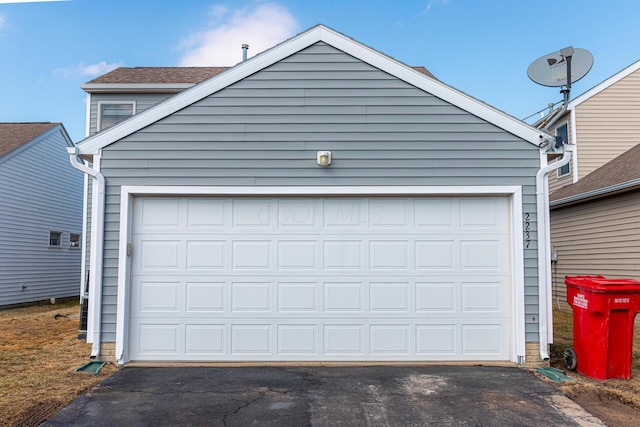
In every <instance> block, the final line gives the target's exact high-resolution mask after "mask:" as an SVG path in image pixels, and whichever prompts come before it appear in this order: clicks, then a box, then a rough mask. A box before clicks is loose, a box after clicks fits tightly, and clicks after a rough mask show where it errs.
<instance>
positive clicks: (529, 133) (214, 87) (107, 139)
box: [78, 25, 544, 154]
mask: <svg viewBox="0 0 640 427" xmlns="http://www.w3.org/2000/svg"><path fill="white" fill-rule="evenodd" d="M317 42H324V43H326V44H328V45H330V46H333V47H334V48H336V49H338V50H341V51H343V52H345V53H347V54H349V55H351V56H353V57H355V58H357V59H359V60H361V61H363V62H366V63H368V64H370V65H372V66H374V67H376V68H378V69H380V70H382V71H384V72H386V73H388V74H390V75H392V76H394V77H396V78H398V79H400V80H403V81H405V82H407V83H409V84H411V85H413V86H415V87H417V88H419V89H422V90H424V91H425V92H427V93H430V94H431V95H434V96H436V97H438V98H440V99H442V100H444V101H446V102H449V103H450V104H453V105H455V106H457V107H459V108H461V109H463V110H465V111H467V112H469V113H471V114H473V115H475V116H478V117H480V118H482V119H484V120H486V121H488V122H490V123H492V124H494V125H496V126H498V127H499V128H502V129H504V130H505V131H507V132H510V133H512V134H514V135H516V136H518V137H520V138H522V139H524V140H526V141H528V142H530V143H532V144H534V145H535V146H537V145H538V144H539V142H540V139H541V138H542V137H544V134H542V133H541V132H540V131H539V130H537V129H535V128H533V127H531V126H529V125H527V124H526V123H524V122H522V121H520V120H518V119H516V118H514V117H512V116H509V115H508V114H505V113H503V112H502V111H499V110H497V109H495V108H493V107H490V106H489V105H487V104H484V103H482V102H480V101H478V100H476V99H475V98H472V97H470V96H469V95H466V94H464V93H463V92H460V91H458V90H456V89H454V88H452V87H450V86H447V85H445V84H443V83H442V82H440V81H438V80H436V79H434V78H430V77H428V76H426V75H425V74H424V73H423V72H421V71H420V70H416V69H414V68H412V67H409V66H407V65H405V64H402V63H400V62H398V61H396V60H394V59H392V58H390V57H388V56H386V55H383V54H381V53H380V52H377V51H375V50H373V49H371V48H369V47H367V46H365V45H363V44H360V43H358V42H356V41H354V40H353V39H351V38H348V37H346V36H344V35H342V34H340V33H338V32H336V31H334V30H332V29H330V28H327V27H325V26H323V25H318V26H316V27H313V28H311V29H310V30H307V31H306V32H304V33H302V34H300V35H298V36H296V37H293V38H291V39H289V40H287V41H285V42H283V43H281V44H279V45H277V46H275V47H273V48H271V49H269V50H267V51H265V52H263V53H261V54H259V55H257V56H254V57H253V58H251V59H249V60H247V61H245V62H241V63H240V64H238V65H236V66H234V67H233V68H230V69H227V70H225V71H223V72H220V73H218V74H216V75H215V76H213V77H212V78H210V79H208V80H205V81H204V82H202V83H200V84H198V85H196V86H193V87H192V88H190V89H187V90H185V91H183V92H181V93H179V94H177V95H175V96H173V97H171V98H169V99H168V100H166V101H165V102H163V103H160V104H158V105H157V106H155V107H153V108H150V109H149V110H147V111H145V112H143V113H140V114H139V115H135V116H133V117H131V118H129V119H127V120H125V121H123V122H120V123H119V124H117V125H115V126H113V127H111V128H109V129H107V130H105V131H104V132H100V133H97V134H95V135H93V136H91V137H89V138H87V139H85V140H84V141H82V142H81V143H79V145H78V147H79V154H93V153H96V152H97V151H98V150H100V149H102V148H104V147H106V146H108V145H109V144H111V143H113V142H115V141H118V140H120V139H122V138H124V137H126V136H128V135H130V134H132V133H134V132H136V131H138V130H140V129H142V128H144V127H146V126H149V125H151V124H153V123H155V122H156V121H158V120H160V119H162V118H164V117H167V116H168V115H170V114H172V113H174V112H176V111H178V110H181V109H182V108H185V107H187V106H189V105H191V104H193V103H195V102H197V101H199V100H201V99H203V98H205V97H207V96H209V95H212V94H214V93H216V92H218V91H220V90H222V89H224V88H226V87H227V86H229V85H231V84H233V83H236V82H238V81H240V80H242V79H244V78H246V77H248V76H250V75H252V74H254V73H256V72H258V71H260V70H262V69H264V68H266V67H268V66H270V65H272V64H274V63H276V62H278V61H281V60H282V59H284V58H286V57H288V56H290V55H292V54H294V53H296V52H299V51H301V50H303V49H305V48H307V47H309V46H311V45H313V44H315V43H317Z"/></svg>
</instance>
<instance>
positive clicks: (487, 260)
mask: <svg viewBox="0 0 640 427" xmlns="http://www.w3.org/2000/svg"><path fill="white" fill-rule="evenodd" d="M508 212H509V211H508V199H507V198H505V197H459V198H452V197H446V198H443V197H438V198H435V197H433V198H431V197H424V198H406V197H405V198H382V197H375V198H338V197H334V198H300V197H296V198H279V199H274V198H269V199H257V198H151V197H139V198H136V199H135V202H134V225H133V227H134V228H133V258H132V269H131V271H132V280H131V318H130V336H129V343H130V359H131V360H154V361H172V360H184V361H243V360H246V361H250V360H261V361H287V360H314V361H316V360H317V361H321V360H323V361H331V360H336V361H344V360H355V361H364V360H509V359H510V348H511V341H510V337H511V326H510V325H511V320H510V312H511V307H510V301H511V298H510V295H511V284H510V279H509V277H510V267H509V260H510V256H509V252H510V243H509V242H510V240H509V232H508V230H509V215H508Z"/></svg>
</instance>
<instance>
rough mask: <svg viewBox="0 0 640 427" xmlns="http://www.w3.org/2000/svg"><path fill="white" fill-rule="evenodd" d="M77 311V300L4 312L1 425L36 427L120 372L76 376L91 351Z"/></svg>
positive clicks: (0, 318) (0, 325)
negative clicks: (80, 335) (80, 336)
mask: <svg viewBox="0 0 640 427" xmlns="http://www.w3.org/2000/svg"><path fill="white" fill-rule="evenodd" d="M79 313H80V307H79V305H78V303H77V302H75V301H74V302H66V303H62V304H56V305H38V306H31V307H24V308H14V309H8V310H0V425H2V426H18V425H19V426H37V425H39V424H40V423H41V422H43V421H46V420H47V419H48V418H49V417H51V416H52V415H53V414H54V413H56V412H57V411H58V410H59V409H61V408H62V407H64V406H65V405H66V404H68V403H69V402H71V401H72V400H73V399H75V398H76V397H77V396H78V395H80V394H81V393H82V392H84V391H85V390H87V389H89V388H91V387H93V386H94V385H96V384H97V383H99V382H100V381H102V380H103V379H105V378H106V377H107V376H109V375H111V374H112V373H113V372H115V371H116V370H117V368H116V367H115V366H114V365H111V364H108V365H106V366H105V367H104V368H103V369H102V370H101V371H100V374H98V375H93V374H86V373H77V372H74V370H75V369H76V368H78V367H79V366H82V365H83V364H84V363H86V362H88V361H89V355H90V353H91V345H90V344H87V343H86V342H85V341H84V340H78V317H79Z"/></svg>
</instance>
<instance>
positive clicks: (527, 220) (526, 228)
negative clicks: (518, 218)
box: [524, 213, 531, 249]
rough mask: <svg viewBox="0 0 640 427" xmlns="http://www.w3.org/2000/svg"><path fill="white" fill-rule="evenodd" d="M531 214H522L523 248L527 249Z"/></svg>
mask: <svg viewBox="0 0 640 427" xmlns="http://www.w3.org/2000/svg"><path fill="white" fill-rule="evenodd" d="M530 220H531V214H530V213H525V214H524V247H525V249H529V245H530V244H531V221H530Z"/></svg>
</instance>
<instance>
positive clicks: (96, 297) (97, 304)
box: [67, 147, 105, 358]
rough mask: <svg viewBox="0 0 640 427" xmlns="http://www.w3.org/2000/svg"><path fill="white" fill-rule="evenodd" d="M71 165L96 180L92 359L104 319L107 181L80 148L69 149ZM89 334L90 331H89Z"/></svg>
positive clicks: (98, 347)
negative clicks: (103, 290)
mask: <svg viewBox="0 0 640 427" xmlns="http://www.w3.org/2000/svg"><path fill="white" fill-rule="evenodd" d="M67 152H68V153H69V160H70V161H71V165H72V166H73V167H74V168H76V169H78V170H80V171H82V172H83V173H85V174H87V175H89V176H91V177H92V178H94V179H95V184H96V195H97V200H94V202H95V203H94V206H95V209H94V210H93V211H92V218H91V253H92V254H95V257H93V258H94V259H95V262H92V263H91V269H90V271H89V283H90V284H92V285H93V287H92V288H91V289H90V295H91V294H93V295H92V296H90V298H89V312H90V313H91V317H92V319H93V327H92V328H91V334H92V339H93V341H92V346H91V358H95V357H98V356H99V355H100V333H101V323H102V322H101V317H102V308H101V307H102V255H103V246H104V243H103V242H104V241H103V234H104V233H103V230H104V202H105V197H104V196H105V192H104V188H105V181H104V175H102V174H101V173H100V172H99V171H97V170H95V169H92V168H90V167H89V166H87V165H85V164H84V163H83V162H82V160H80V158H79V157H78V147H67ZM87 333H89V331H87Z"/></svg>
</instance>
